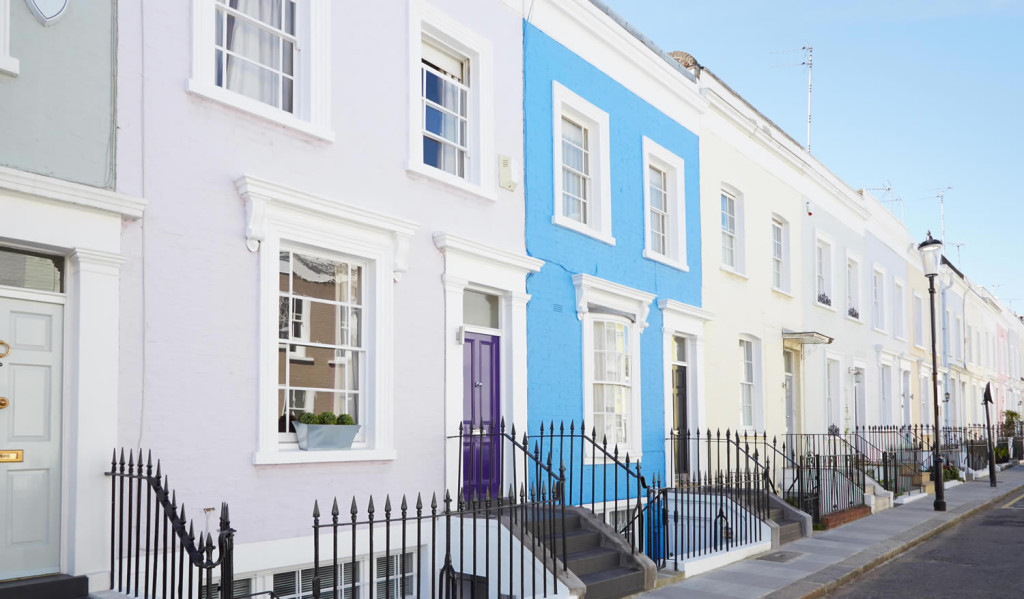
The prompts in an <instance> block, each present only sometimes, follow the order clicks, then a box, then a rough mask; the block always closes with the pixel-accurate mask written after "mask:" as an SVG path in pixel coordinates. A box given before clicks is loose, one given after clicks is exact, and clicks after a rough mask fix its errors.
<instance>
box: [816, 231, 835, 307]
mask: <svg viewBox="0 0 1024 599" xmlns="http://www.w3.org/2000/svg"><path fill="white" fill-rule="evenodd" d="M834 248H835V244H834V243H833V242H832V240H831V239H830V238H828V237H825V236H823V235H821V234H818V235H817V236H816V237H815V240H814V277H815V283H814V303H815V304H816V305H818V306H820V307H822V308H825V309H827V310H833V311H834V310H836V303H837V301H838V298H836V294H835V264H834V262H835V256H834V254H835V251H834ZM819 254H820V255H819ZM822 293H824V294H825V295H826V296H828V299H829V302H831V305H830V304H826V303H824V302H822V301H820V300H819V297H820V296H821V294H822Z"/></svg>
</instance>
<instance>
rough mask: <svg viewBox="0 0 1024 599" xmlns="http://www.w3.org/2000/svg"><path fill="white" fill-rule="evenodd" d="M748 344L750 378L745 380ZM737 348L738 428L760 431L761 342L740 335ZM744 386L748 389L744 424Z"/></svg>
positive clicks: (762, 419) (761, 408) (761, 405)
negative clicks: (747, 420) (747, 345)
mask: <svg viewBox="0 0 1024 599" xmlns="http://www.w3.org/2000/svg"><path fill="white" fill-rule="evenodd" d="M744 344H749V347H750V362H751V377H750V380H747V376H746V354H745V348H746V345H744ZM737 347H739V350H740V376H739V381H740V389H739V391H740V397H739V405H740V410H739V418H738V421H739V423H740V426H739V428H740V429H741V430H761V429H762V428H763V422H764V413H763V396H762V385H761V380H762V377H761V340H760V339H758V338H757V337H753V336H750V335H740V338H739V341H738V344H737ZM744 386H749V388H750V404H751V405H750V422H746V421H744V419H743V389H744Z"/></svg>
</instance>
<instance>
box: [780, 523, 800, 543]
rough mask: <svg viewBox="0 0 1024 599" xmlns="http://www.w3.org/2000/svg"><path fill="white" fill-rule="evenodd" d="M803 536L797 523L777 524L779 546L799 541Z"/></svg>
mask: <svg viewBox="0 0 1024 599" xmlns="http://www.w3.org/2000/svg"><path fill="white" fill-rule="evenodd" d="M803 536H804V533H803V529H802V528H801V527H800V523H799V522H783V523H779V545H785V544H786V543H789V542H792V541H795V540H797V539H801V538H803Z"/></svg>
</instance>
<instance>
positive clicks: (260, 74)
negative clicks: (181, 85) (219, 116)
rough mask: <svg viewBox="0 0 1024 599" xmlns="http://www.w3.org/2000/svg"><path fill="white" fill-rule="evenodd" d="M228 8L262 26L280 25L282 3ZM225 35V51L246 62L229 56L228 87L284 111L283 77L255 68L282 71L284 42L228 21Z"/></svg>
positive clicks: (252, 0) (240, 1) (265, 0)
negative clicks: (282, 108) (266, 24)
mask: <svg viewBox="0 0 1024 599" xmlns="http://www.w3.org/2000/svg"><path fill="white" fill-rule="evenodd" d="M228 6H230V7H231V8H234V9H236V10H237V11H239V12H241V13H244V14H246V15H249V16H250V17H252V18H254V19H256V20H258V21H261V22H263V23H268V24H272V25H274V26H275V27H280V25H281V19H282V15H281V0H229V1H228ZM226 33H227V37H226V39H225V47H226V48H227V49H228V50H230V51H231V52H232V53H233V54H236V55H239V56H244V57H245V58H246V59H247V60H241V59H239V58H236V57H234V56H228V58H227V65H226V69H227V70H226V78H225V83H226V85H225V86H226V87H227V88H228V89H230V90H232V91H235V92H238V93H240V94H243V95H246V96H249V97H250V98H253V99H256V100H259V101H261V102H265V103H267V104H270V105H271V106H276V107H282V100H281V77H280V75H278V74H277V73H276V72H274V71H271V70H267V69H264V68H261V67H259V66H256V64H253V63H258V64H261V65H266V66H268V67H271V68H273V69H281V43H282V40H281V38H279V37H278V36H276V35H274V34H273V33H270V32H268V31H266V30H263V29H260V28H259V27H257V26H255V25H253V24H251V23H247V22H245V21H243V20H242V19H236V18H228V23H227V32H226ZM288 104H290V102H288Z"/></svg>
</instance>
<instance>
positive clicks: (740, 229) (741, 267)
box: [719, 183, 747, 276]
mask: <svg viewBox="0 0 1024 599" xmlns="http://www.w3.org/2000/svg"><path fill="white" fill-rule="evenodd" d="M719 197H720V199H721V198H722V197H728V198H732V200H733V212H734V213H733V215H732V216H733V222H734V223H735V224H734V228H733V230H732V231H731V232H730V231H728V230H727V229H726V228H725V227H724V226H722V227H721V228H720V230H721V238H722V243H721V250H722V251H721V252H719V260H720V261H721V262H720V264H721V268H722V270H724V271H726V272H730V273H733V274H737V275H740V276H745V273H746V268H747V262H746V229H745V227H746V219H745V218H744V216H745V215H744V199H743V193H742V192H741V191H740V190H739V189H737V188H735V187H733V186H732V185H728V184H725V183H723V184H722V186H721V189H720V191H719ZM719 206H721V200H720V201H719ZM719 214H720V215H721V214H723V212H722V211H721V210H720V211H719ZM730 236H731V237H732V239H733V258H732V264H729V263H727V262H726V261H725V259H724V256H723V255H722V254H723V253H724V251H725V240H726V238H727V237H730Z"/></svg>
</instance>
